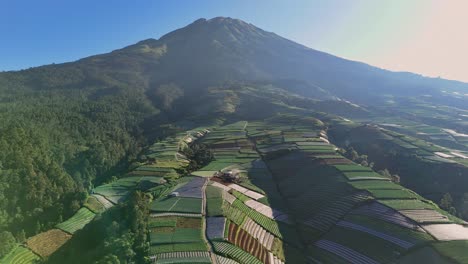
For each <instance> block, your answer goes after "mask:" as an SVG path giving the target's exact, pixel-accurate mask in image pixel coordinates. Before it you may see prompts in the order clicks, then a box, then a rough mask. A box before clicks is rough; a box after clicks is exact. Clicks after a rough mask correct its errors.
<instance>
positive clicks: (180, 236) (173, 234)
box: [150, 227, 202, 245]
mask: <svg viewBox="0 0 468 264" xmlns="http://www.w3.org/2000/svg"><path fill="white" fill-rule="evenodd" d="M150 239H151V245H158V244H174V243H196V242H201V241H202V233H201V230H200V229H194V228H166V227H157V228H153V229H152V231H151V234H150Z"/></svg>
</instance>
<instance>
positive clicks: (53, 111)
mask: <svg viewBox="0 0 468 264" xmlns="http://www.w3.org/2000/svg"><path fill="white" fill-rule="evenodd" d="M467 86H468V85H467V84H464V83H460V82H454V81H447V80H442V79H431V78H424V77H421V76H418V75H414V74H410V73H393V72H389V71H385V70H381V69H378V68H375V67H372V66H369V65H366V64H363V63H359V62H353V61H349V60H344V59H341V58H338V57H335V56H332V55H329V54H326V53H323V52H319V51H316V50H313V49H310V48H307V47H304V46H302V45H299V44H297V43H294V42H292V41H289V40H287V39H284V38H282V37H280V36H278V35H276V34H274V33H270V32H266V31H263V30H261V29H259V28H257V27H255V26H253V25H251V24H248V23H246V22H243V21H240V20H236V19H231V18H221V17H220V18H214V19H210V20H206V19H200V20H197V21H195V22H194V23H192V24H190V25H188V26H186V27H184V28H181V29H178V30H176V31H174V32H171V33H169V34H167V35H165V36H163V37H161V38H160V39H158V40H155V39H148V40H144V41H141V42H139V43H136V44H134V45H131V46H128V47H125V48H122V49H120V50H116V51H113V52H110V53H107V54H102V55H96V56H91V57H88V58H84V59H81V60H78V61H76V62H70V63H64V64H57V65H47V66H42V67H37V68H31V69H28V70H22V71H17V72H4V73H0V113H1V114H0V149H1V151H0V172H1V177H0V231H8V232H9V233H12V234H13V235H14V236H15V237H16V240H17V241H22V240H23V239H24V237H25V236H26V237H29V236H31V235H34V234H36V233H38V232H40V231H43V230H47V229H49V228H50V227H53V226H55V224H56V223H58V222H61V221H62V220H63V219H65V218H68V217H69V216H71V215H72V214H73V213H74V212H75V211H76V210H77V209H78V208H79V207H80V206H81V205H82V204H83V203H84V202H85V199H86V196H87V194H88V193H89V192H90V190H92V189H93V187H94V186H95V185H98V184H101V183H103V182H108V181H111V180H112V179H113V177H112V176H119V175H120V174H123V173H125V171H126V168H127V167H128V166H129V165H131V164H132V163H133V162H135V160H137V158H138V154H139V153H141V150H142V149H143V148H144V147H145V146H146V144H147V142H153V141H154V140H156V139H160V138H164V137H165V136H167V135H171V134H174V133H175V132H180V131H181V130H184V131H185V130H186V129H190V128H191V127H198V126H201V125H202V124H206V123H209V124H213V123H216V124H221V123H223V122H225V121H233V120H234V121H235V120H248V119H265V118H268V117H270V116H272V115H274V114H275V113H279V112H288V113H297V112H300V113H304V112H303V111H306V113H313V112H312V110H316V111H323V112H330V113H334V114H345V115H350V114H352V115H355V116H360V117H362V116H366V117H367V116H369V115H370V114H373V113H374V112H373V111H371V110H374V109H375V108H371V107H374V106H381V102H386V101H387V100H388V98H391V100H393V101H398V102H400V103H401V102H404V103H405V104H406V102H407V101H406V99H405V100H401V98H402V97H405V96H416V97H418V96H420V95H423V94H424V95H428V96H429V97H427V98H425V99H423V98H418V99H419V100H418V101H416V102H414V103H413V104H414V105H416V104H417V105H420V104H421V103H422V102H434V103H437V104H442V103H445V102H446V101H448V100H450V102H455V103H456V104H457V106H458V107H460V108H465V106H466V104H465V102H466V99H465V98H464V97H463V96H460V95H456V96H454V95H453V94H450V93H453V92H457V91H462V90H463V89H466V88H467ZM444 91H445V92H444ZM463 94H464V93H463ZM437 95H444V96H443V97H437ZM304 96H305V97H304ZM431 96H432V97H431ZM323 99H325V100H323ZM336 99H340V100H336ZM319 100H321V101H319ZM347 101H351V102H353V103H359V104H361V105H363V106H356V105H354V104H352V103H349V102H347ZM367 106H369V108H366V107H367ZM369 109H371V110H369ZM378 110H379V111H382V110H381V109H378ZM400 110H401V111H403V108H400ZM408 115H410V116H413V114H412V113H410V114H408ZM433 116H434V115H432V112H431V117H433ZM457 126H458V124H457ZM460 127H462V128H464V126H460ZM462 132H463V131H462ZM0 244H2V243H0Z"/></svg>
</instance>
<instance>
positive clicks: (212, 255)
mask: <svg viewBox="0 0 468 264" xmlns="http://www.w3.org/2000/svg"><path fill="white" fill-rule="evenodd" d="M207 185H208V179H207V180H206V181H205V184H203V187H202V193H203V196H202V217H203V224H202V229H203V240H205V243H206V244H207V245H208V251H209V252H210V258H211V263H213V264H218V262H217V260H216V254H215V253H214V252H213V248H212V247H211V243H210V242H209V241H208V237H207V236H206V186H207Z"/></svg>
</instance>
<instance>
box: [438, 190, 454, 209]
mask: <svg viewBox="0 0 468 264" xmlns="http://www.w3.org/2000/svg"><path fill="white" fill-rule="evenodd" d="M452 204H453V199H452V196H451V195H450V193H446V194H444V196H443V197H442V199H441V200H440V203H439V205H440V208H442V209H444V210H446V211H449V210H450V208H451V207H452Z"/></svg>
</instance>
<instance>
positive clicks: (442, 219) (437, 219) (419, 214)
mask: <svg viewBox="0 0 468 264" xmlns="http://www.w3.org/2000/svg"><path fill="white" fill-rule="evenodd" d="M400 213H401V214H403V215H404V216H406V217H408V218H409V219H412V220H413V221H415V222H417V223H420V224H424V223H427V224H431V223H432V224H434V223H450V222H451V221H450V219H448V217H447V216H445V215H443V214H441V213H439V212H437V211H436V210H426V209H420V210H400Z"/></svg>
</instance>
